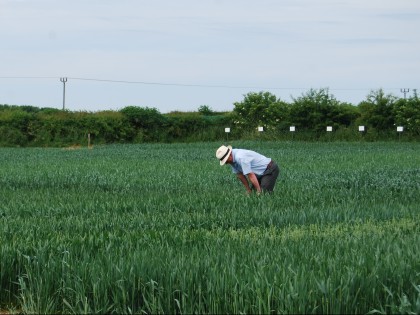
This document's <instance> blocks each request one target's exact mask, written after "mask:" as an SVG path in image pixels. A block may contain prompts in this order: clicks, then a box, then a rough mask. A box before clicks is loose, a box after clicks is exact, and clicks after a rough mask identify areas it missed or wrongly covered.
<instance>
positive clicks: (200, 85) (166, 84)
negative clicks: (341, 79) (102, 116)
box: [0, 76, 400, 91]
mask: <svg viewBox="0 0 420 315" xmlns="http://www.w3.org/2000/svg"><path fill="white" fill-rule="evenodd" d="M67 78H68V79H71V80H79V81H93V82H107V83H122V84H143V85H159V86H178V87H200V88H225V89H259V90H309V89H311V88H314V87H311V88H307V87H306V88H305V87H262V86H233V85H209V84H184V83H168V82H148V81H130V80H111V79H96V78H79V77H67ZM0 79H61V77H41V76H22V77H18V76H10V77H0ZM328 89H329V90H331V91H366V90H369V89H370V88H328ZM383 89H385V90H399V89H400V88H383Z"/></svg>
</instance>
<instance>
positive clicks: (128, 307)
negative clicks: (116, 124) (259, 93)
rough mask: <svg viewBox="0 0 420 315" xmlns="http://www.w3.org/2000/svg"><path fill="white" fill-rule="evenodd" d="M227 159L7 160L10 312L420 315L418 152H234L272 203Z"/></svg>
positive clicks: (88, 155)
mask: <svg viewBox="0 0 420 315" xmlns="http://www.w3.org/2000/svg"><path fill="white" fill-rule="evenodd" d="M105 115H107V114H105ZM219 145H220V143H219V142H217V143H215V142H211V143H209V142H203V143H188V144H183V143H178V144H140V145H109V146H98V147H94V148H93V149H92V150H87V149H83V148H82V149H76V150H69V149H57V148H47V149H46V148H19V149H14V148H13V149H10V148H0V155H1V157H2V167H1V168H0V196H2V203H1V206H0V244H1V246H0V266H1V269H0V311H1V312H2V313H12V312H11V311H9V309H11V310H17V312H18V313H24V314H25V313H30V314H34V313H35V314H47V313H48V314H69V313H73V314H92V313H101V314H104V313H109V314H111V313H117V314H122V313H124V314H125V313H135V314H140V313H143V314H157V313H167V314H175V313H179V314H180V313H184V314H194V313H198V314H226V313H234V314H239V313H247V314H257V313H258V314H270V313H272V314H279V313H281V314H284V313H288V314H292V313H293V314H297V313H299V314H310V313H316V314H350V313H351V314H366V313H381V314H396V313H404V314H416V313H418V312H419V310H420V309H419V301H420V287H419V284H420V274H419V271H420V260H419V259H418V258H419V252H420V226H419V224H418V222H419V220H420V213H419V211H418V205H419V204H420V193H419V190H420V178H419V177H420V170H419V165H420V156H419V155H418V152H419V150H420V144H419V143H417V142H411V143H408V142H401V143H399V142H388V143H383V142H376V143H363V142H362V143H341V142H335V143H309V142H262V141H241V142H238V141H234V143H233V145H234V146H235V147H243V148H250V149H257V150H258V151H259V152H261V153H263V154H265V155H267V156H269V157H271V158H273V159H274V160H276V161H277V162H278V163H279V165H280V168H281V175H280V178H279V181H278V184H277V186H276V188H275V193H274V194H273V195H271V196H259V197H258V196H250V197H247V196H245V194H244V193H243V187H242V184H241V183H240V182H239V181H238V180H237V179H236V178H235V177H234V176H233V174H231V171H230V170H229V168H228V167H220V166H219V163H218V161H217V159H216V158H215V156H214V152H215V150H216V148H217V147H218V146H219Z"/></svg>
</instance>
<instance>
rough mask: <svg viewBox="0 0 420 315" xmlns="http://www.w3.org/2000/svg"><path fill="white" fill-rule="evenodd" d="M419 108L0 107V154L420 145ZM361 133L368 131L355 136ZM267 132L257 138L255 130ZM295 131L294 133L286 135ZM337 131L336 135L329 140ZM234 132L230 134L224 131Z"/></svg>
mask: <svg viewBox="0 0 420 315" xmlns="http://www.w3.org/2000/svg"><path fill="white" fill-rule="evenodd" d="M419 103H420V101H419V98H418V96H417V94H416V92H415V93H414V95H413V96H412V97H410V98H408V99H398V98H397V97H395V96H393V95H385V94H384V92H383V90H378V91H371V93H370V94H369V95H368V96H367V98H366V100H364V101H362V102H361V103H360V104H359V105H358V106H354V105H351V104H348V103H343V102H340V101H338V100H337V99H336V98H335V97H334V96H333V95H332V94H330V93H329V90H328V89H326V88H325V89H319V90H315V89H311V90H309V91H308V92H306V93H303V94H302V95H301V96H299V97H297V98H294V99H293V102H292V103H291V104H289V103H286V102H284V101H282V100H280V99H278V98H277V97H276V96H275V95H273V94H271V93H270V92H263V91H261V92H258V93H255V92H250V93H248V94H246V95H245V96H244V100H243V101H241V102H235V103H234V110H233V111H232V112H215V111H213V110H212V109H211V108H210V107H209V106H208V105H201V106H200V107H199V108H198V111H197V112H171V113H168V114H161V113H160V112H159V111H158V110H157V109H156V108H149V107H137V106H127V107H125V108H123V109H122V110H120V111H118V112H113V111H106V112H96V113H90V112H70V111H62V110H58V109H53V108H36V107H33V106H11V105H0V131H1V134H0V146H68V145H85V144H87V135H88V134H90V135H91V139H92V141H93V143H94V144H103V143H144V142H193V141H216V140H217V141H221V140H228V139H231V140H233V139H260V140H263V139H265V140H269V139H271V140H306V141H317V140H321V141H333V140H334V141H336V140H346V141H378V140H395V139H396V138H397V137H396V136H397V134H396V125H397V124H398V125H401V126H403V127H404V133H403V134H398V139H399V140H404V141H406V140H409V141H411V140H418V139H419V137H420V113H419V112H420V110H419V108H420V105H419ZM359 125H363V126H365V127H366V128H367V131H365V132H363V133H360V132H358V126H359ZM259 126H262V127H264V132H263V133H261V132H257V127H259ZM290 126H295V127H296V132H294V133H291V132H289V127H290ZM327 126H332V127H333V132H332V133H326V127H327ZM226 127H230V128H231V132H230V133H229V134H226V133H225V132H224V129H225V128H226Z"/></svg>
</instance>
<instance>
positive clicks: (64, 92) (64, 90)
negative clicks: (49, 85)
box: [60, 78, 67, 110]
mask: <svg viewBox="0 0 420 315" xmlns="http://www.w3.org/2000/svg"><path fill="white" fill-rule="evenodd" d="M60 81H61V82H63V110H64V109H65V108H66V82H67V78H60Z"/></svg>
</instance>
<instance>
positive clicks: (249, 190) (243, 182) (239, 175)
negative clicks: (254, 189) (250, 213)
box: [236, 173, 259, 194]
mask: <svg viewBox="0 0 420 315" xmlns="http://www.w3.org/2000/svg"><path fill="white" fill-rule="evenodd" d="M236 176H237V177H238V179H239V180H240V181H241V182H242V184H244V186H245V189H246V191H247V193H248V194H250V193H251V188H250V187H249V183H248V180H247V179H246V177H245V175H244V174H242V173H237V174H236ZM257 183H258V181H257ZM258 187H259V186H258Z"/></svg>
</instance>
